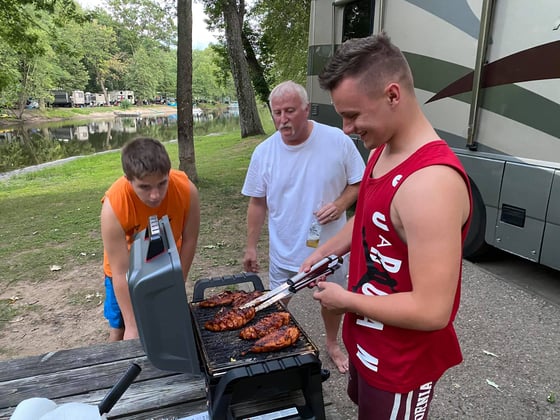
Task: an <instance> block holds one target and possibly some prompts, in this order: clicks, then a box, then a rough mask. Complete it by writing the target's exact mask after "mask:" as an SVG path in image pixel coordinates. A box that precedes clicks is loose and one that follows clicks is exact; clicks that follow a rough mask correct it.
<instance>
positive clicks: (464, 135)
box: [307, 0, 560, 270]
mask: <svg viewBox="0 0 560 420" xmlns="http://www.w3.org/2000/svg"><path fill="white" fill-rule="evenodd" d="M559 16H560V3H559V2H558V1H557V0H541V1H539V2H528V1H525V0H509V1H503V2H501V1H496V0H456V1H452V2H444V1H430V0H390V1H389V0H377V1H374V0H354V1H353V0H334V1H319V0H314V1H312V2H311V16H310V17H311V19H310V25H309V26H310V32H309V50H308V51H309V57H308V72H307V75H308V77H307V90H308V93H309V98H310V101H311V115H310V116H311V118H312V119H314V120H317V121H319V122H323V123H327V124H331V125H337V126H341V119H340V117H339V116H338V115H337V114H336V112H335V110H334V108H333V106H332V105H331V101H330V96H329V94H328V92H325V91H323V90H322V89H321V88H320V87H319V83H318V78H317V76H318V74H319V73H320V71H321V70H322V69H323V67H324V65H325V64H326V63H327V61H328V60H329V58H330V57H331V56H332V54H333V51H334V50H335V49H336V48H337V46H338V45H340V44H341V43H342V42H344V41H345V40H347V39H349V38H358V37H365V36H368V35H370V34H372V33H379V32H381V31H385V32H386V33H387V34H388V35H389V36H390V37H391V39H392V41H393V42H394V43H395V44H396V45H397V46H399V47H400V49H401V50H402V51H403V53H404V55H405V56H406V58H407V60H408V62H409V63H410V66H411V68H412V72H413V76H414V82H415V88H416V95H417V98H418V100H419V102H420V103H421V104H422V107H423V110H424V112H425V113H426V116H427V117H428V118H429V120H430V121H431V123H432V124H433V125H434V127H435V128H436V130H437V131H438V134H439V135H440V136H441V138H442V139H444V140H446V141H447V142H448V143H449V145H450V146H451V147H452V148H453V151H454V152H455V153H456V154H457V156H458V157H459V159H460V160H461V161H462V163H463V165H464V167H465V169H466V170H467V173H468V175H469V178H470V181H471V185H472V190H473V200H474V202H473V205H474V209H473V210H474V211H473V220H472V224H471V229H470V231H469V235H468V238H467V241H466V243H465V247H464V255H465V256H467V257H469V256H470V257H474V256H477V255H481V254H482V252H483V251H484V250H485V249H486V248H488V245H491V246H494V247H496V248H499V249H502V250H504V251H507V252H510V253H512V254H515V255H518V256H521V257H524V258H526V259H529V260H531V261H534V262H537V263H540V264H543V265H546V266H549V267H552V268H555V269H557V270H560V258H558V249H560V124H559V123H558V119H557V118H556V117H554V116H558V115H560V65H559V64H558V59H557V58H558V57H559V56H560V23H559V22H560V21H559V20H558V17H559ZM325 22H332V24H328V25H327V24H325ZM553 57H555V59H553ZM357 144H361V142H359V140H358V143H357ZM362 149H363V147H362ZM364 155H365V153H364Z"/></svg>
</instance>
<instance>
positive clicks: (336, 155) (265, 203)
mask: <svg viewBox="0 0 560 420" xmlns="http://www.w3.org/2000/svg"><path fill="white" fill-rule="evenodd" d="M269 102H270V107H271V110H272V117H273V119H274V124H275V126H276V129H277V131H276V132H275V133H274V134H273V135H272V136H270V137H269V138H267V139H266V140H265V141H263V142H262V143H261V144H259V145H258V146H257V147H256V148H255V150H254V152H253V155H252V157H251V163H250V164H249V168H248V170H247V175H246V178H245V183H244V185H243V189H242V194H243V195H246V196H249V197H250V200H249V207H248V209H247V247H246V250H245V256H244V259H243V265H244V268H245V271H247V272H258V271H259V264H258V259H257V243H258V240H259V236H260V233H261V230H262V227H263V224H264V221H265V219H266V215H267V211H268V231H269V254H270V255H269V281H270V285H269V286H270V289H273V288H275V287H277V286H279V285H281V284H282V283H284V282H285V281H286V280H287V279H289V278H290V277H292V276H294V275H295V274H297V272H298V271H299V268H300V265H301V264H302V263H303V261H304V260H305V259H306V258H307V256H309V255H310V254H311V252H312V251H313V250H314V249H315V247H317V241H316V240H315V241H314V240H313V239H314V238H312V236H313V235H314V234H317V233H319V234H320V236H319V243H322V242H324V241H326V240H327V239H329V238H331V237H332V236H334V235H335V234H336V233H337V232H338V230H339V229H341V228H342V227H343V226H344V225H345V223H346V210H347V209H348V208H349V207H350V206H351V205H352V204H354V202H355V201H356V198H357V196H358V189H359V185H360V181H361V179H362V176H363V172H364V169H365V165H364V161H363V159H362V157H361V156H360V154H359V152H358V150H357V148H356V146H355V145H354V143H353V142H352V140H351V139H350V138H349V137H348V136H347V135H345V134H344V133H343V132H342V130H340V129H338V128H334V127H330V126H327V125H324V124H319V123H317V122H315V121H311V120H308V119H307V117H308V115H309V100H308V97H307V92H306V91H305V88H304V87H303V86H301V85H299V84H297V83H294V82H292V81H287V82H283V83H281V84H279V85H278V86H276V87H275V88H274V89H273V90H272V92H271V93H270V97H269ZM317 224H318V225H319V228H318V229H317V226H316V225H317ZM347 270H348V269H347V265H346V264H345V265H344V266H343V267H342V268H340V269H338V270H337V271H335V273H334V274H333V275H331V276H329V277H327V280H328V281H335V282H337V283H339V284H341V285H344V286H345V285H346V275H347ZM321 315H322V317H323V321H324V323H325V332H326V344H327V351H328V353H329V356H330V357H331V359H332V360H333V362H334V363H335V364H336V367H337V368H338V370H339V371H340V372H341V373H344V372H346V371H347V370H348V358H347V357H346V356H345V355H344V353H343V352H342V350H341V349H340V346H339V344H338V341H337V336H338V331H339V327H340V320H341V316H340V315H335V314H333V313H331V312H328V311H326V310H324V309H321Z"/></svg>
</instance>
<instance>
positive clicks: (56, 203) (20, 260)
mask: <svg viewBox="0 0 560 420" xmlns="http://www.w3.org/2000/svg"><path fill="white" fill-rule="evenodd" d="M263 122H264V124H265V129H266V131H267V132H268V133H271V132H272V131H273V126H272V123H271V122H270V121H269V119H266V118H263ZM264 137H265V136H257V137H251V138H247V139H241V138H240V135H239V130H238V129H237V130H236V131H235V132H227V133H222V134H218V135H216V134H213V135H207V136H200V137H195V156H196V166H197V172H198V176H199V183H198V189H199V193H200V201H201V226H200V237H199V242H198V251H197V255H196V257H195V262H194V264H193V267H192V269H191V272H190V275H189V280H192V281H195V280H197V279H199V278H201V277H205V276H207V275H208V273H209V272H211V271H212V268H213V267H220V268H222V269H224V268H225V269H230V271H231V274H233V273H236V272H240V271H241V270H242V265H241V258H242V252H243V248H244V245H245V237H246V227H245V215H246V209H247V202H248V201H247V198H246V197H244V196H242V195H241V187H242V184H243V180H244V178H245V173H246V169H247V166H248V163H249V160H250V156H251V153H252V151H253V149H254V147H255V146H256V145H257V144H258V143H259V142H261V141H262V140H263V139H264ZM165 144H166V148H167V150H168V152H169V154H170V156H171V158H172V162H173V167H174V168H178V166H179V164H178V145H177V143H176V142H168V143H165ZM121 175H122V170H121V165H120V153H102V154H97V155H91V156H86V157H81V158H78V159H75V160H72V161H69V162H66V163H63V164H60V165H56V166H51V167H47V168H44V169H41V170H38V171H35V172H30V173H26V174H21V175H18V176H15V177H12V178H9V179H5V180H2V181H0V214H1V221H2V223H1V224H0V261H2V267H1V269H0V287H2V288H3V289H5V288H6V287H8V286H10V285H12V284H14V283H17V282H21V281H33V282H39V283H40V282H45V281H49V280H53V279H55V277H56V275H55V274H54V273H53V271H51V267H52V266H60V267H64V269H65V270H72V269H79V267H80V266H83V265H85V264H89V265H92V264H97V265H99V273H100V277H101V273H102V268H101V267H102V255H103V245H102V241H101V236H100V229H99V213H100V210H101V202H100V199H101V197H102V196H103V194H104V192H105V191H106V189H107V188H108V187H109V186H110V185H111V183H112V182H113V181H114V180H115V179H117V178H118V177H119V176H121ZM261 240H262V241H263V243H266V235H263V237H262V238H261ZM93 299H94V300H95V299H96V298H93ZM77 300H78V299H77ZM9 303H10V302H9V301H0V328H1V326H2V324H3V323H4V322H6V321H7V320H9V319H11V318H12V317H13V316H15V315H16V314H15V312H14V311H13V310H11V309H10V304H9Z"/></svg>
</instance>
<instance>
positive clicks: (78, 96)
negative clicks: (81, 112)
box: [51, 90, 85, 108]
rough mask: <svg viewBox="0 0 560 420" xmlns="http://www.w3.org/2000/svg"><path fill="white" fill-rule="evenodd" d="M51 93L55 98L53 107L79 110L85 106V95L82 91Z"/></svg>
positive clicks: (54, 91) (56, 91)
mask: <svg viewBox="0 0 560 420" xmlns="http://www.w3.org/2000/svg"><path fill="white" fill-rule="evenodd" d="M51 93H52V95H53V96H54V101H53V102H52V105H53V106H60V107H78V108H83V107H84V106H85V94H84V92H83V91H81V90H73V91H72V92H71V93H68V92H67V91H65V90H53V91H52V92H51Z"/></svg>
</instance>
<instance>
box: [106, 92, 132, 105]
mask: <svg viewBox="0 0 560 420" xmlns="http://www.w3.org/2000/svg"><path fill="white" fill-rule="evenodd" d="M124 101H128V102H130V103H131V104H134V101H135V99H134V92H133V91H132V90H112V91H111V92H109V102H110V103H111V105H119V104H120V103H121V102H124Z"/></svg>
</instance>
